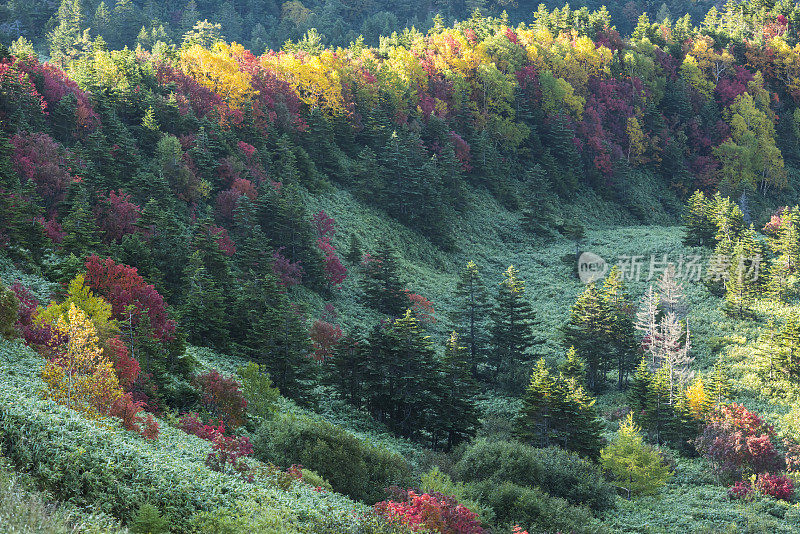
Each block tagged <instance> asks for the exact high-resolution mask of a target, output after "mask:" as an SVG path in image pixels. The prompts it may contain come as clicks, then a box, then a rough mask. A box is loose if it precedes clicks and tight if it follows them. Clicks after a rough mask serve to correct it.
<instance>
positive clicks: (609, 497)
mask: <svg viewBox="0 0 800 534" xmlns="http://www.w3.org/2000/svg"><path fill="white" fill-rule="evenodd" d="M455 470H456V472H457V473H458V476H459V478H460V479H461V480H464V481H465V482H485V483H487V484H491V485H495V486H497V485H500V484H501V483H503V482H511V483H513V484H516V485H518V486H527V487H534V486H536V487H538V488H541V489H542V490H543V491H545V492H547V493H549V494H550V495H553V496H554V497H561V498H563V499H566V500H567V501H569V502H570V503H571V504H575V505H584V506H587V507H589V508H591V509H593V510H598V511H599V510H605V509H608V508H611V507H612V506H613V504H614V490H613V488H612V487H611V486H610V485H609V484H608V483H607V482H606V481H605V479H604V478H603V475H602V473H601V472H600V470H599V469H598V468H597V467H596V466H595V465H594V464H593V463H591V462H589V461H588V460H585V459H582V458H580V457H579V456H578V455H577V454H575V453H571V452H567V451H564V450H562V449H559V448H558V447H549V448H544V449H538V448H535V447H531V446H529V445H524V444H522V443H516V442H509V441H496V440H495V441H489V440H485V439H480V440H477V441H475V442H473V443H472V444H471V445H470V446H469V448H467V450H466V451H465V452H464V454H463V456H461V458H460V459H459V461H458V463H457V464H456V466H455ZM506 513H513V512H512V511H510V510H509V511H507V512H506Z"/></svg>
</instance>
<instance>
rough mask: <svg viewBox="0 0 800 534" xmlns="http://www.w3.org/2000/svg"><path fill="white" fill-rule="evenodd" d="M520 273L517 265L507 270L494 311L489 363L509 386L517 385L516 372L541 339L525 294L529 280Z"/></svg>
mask: <svg viewBox="0 0 800 534" xmlns="http://www.w3.org/2000/svg"><path fill="white" fill-rule="evenodd" d="M518 274H519V271H518V270H517V269H516V268H515V267H514V266H513V265H511V266H509V267H508V269H507V270H506V271H505V272H504V273H503V281H502V282H500V284H499V288H498V292H497V297H496V300H495V307H494V310H493V311H492V329H491V336H492V351H491V353H490V354H489V357H488V366H489V371H490V372H494V373H495V376H496V377H497V380H498V382H499V383H500V384H501V385H503V386H505V387H512V386H513V385H514V381H515V378H516V377H515V374H516V372H517V371H518V370H519V369H520V367H524V366H525V365H526V364H527V363H528V362H529V361H530V360H531V356H530V354H529V351H530V350H531V349H532V348H533V347H534V346H535V345H537V344H540V343H541V340H539V339H537V338H536V337H535V335H534V332H533V327H534V325H535V324H536V319H535V316H534V313H533V308H532V307H531V305H530V303H529V302H528V300H527V296H526V294H525V282H524V281H523V280H520V279H519V277H518Z"/></svg>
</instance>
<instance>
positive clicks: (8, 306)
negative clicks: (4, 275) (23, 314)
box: [0, 280, 19, 339]
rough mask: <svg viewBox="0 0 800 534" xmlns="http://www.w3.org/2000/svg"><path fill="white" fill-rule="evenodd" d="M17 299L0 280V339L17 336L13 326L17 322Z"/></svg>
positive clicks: (17, 333)
mask: <svg viewBox="0 0 800 534" xmlns="http://www.w3.org/2000/svg"><path fill="white" fill-rule="evenodd" d="M18 309H19V300H17V296H16V294H14V292H13V291H12V290H11V289H9V288H7V287H6V286H5V285H4V284H3V281H2V280H0V339H2V338H6V339H13V338H16V337H18V336H19V332H17V329H16V328H15V327H14V325H15V323H16V322H17V310H18Z"/></svg>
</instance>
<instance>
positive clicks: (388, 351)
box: [365, 311, 447, 439]
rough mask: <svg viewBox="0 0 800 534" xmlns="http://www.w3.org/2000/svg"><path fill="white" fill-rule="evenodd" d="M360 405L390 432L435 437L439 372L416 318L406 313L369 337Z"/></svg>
mask: <svg viewBox="0 0 800 534" xmlns="http://www.w3.org/2000/svg"><path fill="white" fill-rule="evenodd" d="M367 350H368V353H367V354H366V355H365V357H366V358H367V359H368V361H369V362H370V363H369V368H368V371H367V372H368V376H369V378H368V380H367V383H366V384H365V385H366V387H365V405H366V407H367V409H368V410H369V411H370V412H371V413H372V414H373V416H374V417H375V418H376V419H378V420H379V421H383V422H385V423H386V425H387V426H388V427H389V428H390V429H392V430H393V431H394V432H396V433H398V434H400V435H401V436H405V437H410V438H411V437H413V438H416V439H422V437H423V436H424V432H426V431H427V432H429V433H431V434H433V436H436V434H437V429H438V426H439V425H442V424H445V423H447V422H446V421H442V420H441V419H440V417H439V413H438V410H439V407H440V401H441V399H442V394H443V391H442V382H441V379H442V374H441V369H440V365H439V361H438V358H437V356H436V352H435V350H434V348H433V345H432V343H431V341H430V339H429V338H428V336H426V335H425V334H424V332H423V331H422V329H421V327H420V325H419V322H418V321H417V319H416V318H415V317H414V316H413V315H412V314H411V312H410V311H406V314H405V315H404V316H403V317H400V318H398V319H395V320H394V321H393V322H392V323H391V324H389V325H387V326H383V325H378V326H377V327H376V328H375V329H374V330H373V332H372V334H371V335H370V338H369V347H368V349H367Z"/></svg>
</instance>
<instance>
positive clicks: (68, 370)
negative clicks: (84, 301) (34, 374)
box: [42, 304, 122, 417]
mask: <svg viewBox="0 0 800 534" xmlns="http://www.w3.org/2000/svg"><path fill="white" fill-rule="evenodd" d="M55 328H56V330H57V331H58V332H59V333H60V334H62V335H63V336H64V337H66V338H67V342H66V344H65V345H60V346H58V347H57V348H56V350H55V354H54V356H53V357H52V358H51V359H50V360H49V361H48V362H47V364H46V366H45V368H44V370H43V371H42V379H43V380H44V381H45V383H46V384H47V386H48V391H47V396H48V397H49V398H51V399H53V400H54V401H56V402H58V403H59V404H63V405H65V406H67V407H68V408H71V409H73V410H76V411H78V412H81V413H83V414H85V415H86V416H88V417H100V416H103V415H107V414H108V413H109V410H110V408H111V405H112V404H113V403H114V402H115V401H116V400H117V399H118V398H119V397H120V396H121V395H122V388H121V387H120V385H119V380H118V379H117V375H116V374H115V373H114V368H113V366H112V364H111V362H110V361H109V360H108V358H106V357H105V356H104V354H103V351H102V350H101V348H100V346H99V340H98V338H97V333H96V331H95V329H94V326H93V325H92V323H91V321H89V320H88V318H87V317H86V314H85V313H83V311H81V310H80V309H78V308H77V307H75V305H74V304H71V305H70V308H69V312H68V314H67V317H66V318H65V317H63V316H59V317H58V321H57V323H56V325H55Z"/></svg>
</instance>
